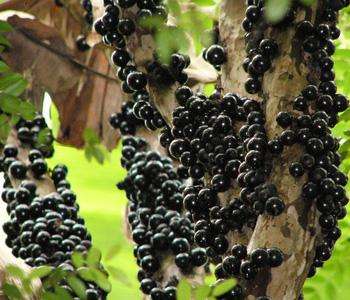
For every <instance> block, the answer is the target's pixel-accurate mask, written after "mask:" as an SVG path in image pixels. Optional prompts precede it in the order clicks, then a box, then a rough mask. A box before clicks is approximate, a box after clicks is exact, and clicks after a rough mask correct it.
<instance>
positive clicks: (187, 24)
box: [142, 0, 219, 62]
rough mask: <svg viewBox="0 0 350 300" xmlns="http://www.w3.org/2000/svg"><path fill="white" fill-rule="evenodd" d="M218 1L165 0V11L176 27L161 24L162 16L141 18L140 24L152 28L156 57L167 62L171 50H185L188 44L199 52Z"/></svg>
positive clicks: (162, 21) (210, 25)
mask: <svg viewBox="0 0 350 300" xmlns="http://www.w3.org/2000/svg"><path fill="white" fill-rule="evenodd" d="M218 4H219V1H218V0H192V1H188V0H168V1H167V7H168V9H169V14H170V15H171V17H172V18H173V20H174V25H176V27H175V26H165V24H164V20H162V19H161V18H157V17H151V18H149V19H147V20H145V21H144V22H143V23H142V25H143V26H147V27H151V28H152V29H153V30H155V40H156V43H157V46H158V47H157V53H158V55H159V57H160V59H162V60H163V61H164V62H168V60H169V57H170V55H171V54H172V53H173V52H174V51H179V52H183V53H187V52H188V50H189V48H190V47H194V48H195V49H193V50H195V52H196V54H199V53H200V51H201V49H202V47H203V43H204V40H203V33H204V32H206V31H208V30H210V29H211V28H212V26H213V21H214V18H215V12H216V11H217V7H218ZM206 43H207V40H206Z"/></svg>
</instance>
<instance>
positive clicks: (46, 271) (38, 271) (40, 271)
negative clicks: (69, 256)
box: [29, 266, 53, 279]
mask: <svg viewBox="0 0 350 300" xmlns="http://www.w3.org/2000/svg"><path fill="white" fill-rule="evenodd" d="M52 270H53V268H52V267H50V266H40V267H37V268H34V269H33V270H32V271H31V272H30V273H29V278H30V279H34V278H43V277H46V276H48V275H50V273H51V272H52Z"/></svg>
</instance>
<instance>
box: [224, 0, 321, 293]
mask: <svg viewBox="0 0 350 300" xmlns="http://www.w3.org/2000/svg"><path fill="white" fill-rule="evenodd" d="M245 9H246V4H245V1H244V0H238V1H231V0H224V1H222V5H221V15H220V25H219V27H220V38H221V41H222V43H223V45H224V46H225V47H226V50H227V54H228V61H227V63H226V64H225V65H224V66H223V69H222V76H221V86H222V88H223V91H224V93H227V92H235V93H238V94H240V95H241V96H247V97H250V98H255V99H257V100H258V101H263V104H264V109H265V114H266V130H267V133H268V137H269V138H273V137H275V136H277V135H278V134H280V133H281V130H280V128H279V126H278V125H277V123H276V116H277V114H278V112H280V111H291V110H292V102H293V99H294V98H295V97H297V96H298V95H299V94H300V92H301V90H302V89H303V88H304V87H305V85H306V84H307V78H306V77H307V74H308V73H307V69H306V66H305V65H304V64H303V62H302V60H301V57H300V49H301V45H298V44H297V41H296V40H294V34H295V26H293V27H289V28H288V29H282V30H281V29H280V28H279V29H278V30H275V31H274V30H271V31H269V32H267V35H268V36H269V37H270V38H274V39H275V40H276V41H277V43H278V45H279V48H280V55H279V56H278V58H277V59H275V60H274V61H273V64H272V68H271V70H270V71H269V72H267V73H265V75H264V80H263V93H262V94H260V95H259V97H255V96H253V97H252V96H251V95H248V94H247V93H246V91H245V89H244V82H245V80H246V79H247V74H246V73H245V71H244V70H243V67H242V62H243V60H244V58H245V57H246V51H245V38H244V35H245V33H244V30H243V29H242V27H241V23H242V20H243V18H244V16H245ZM316 14H317V8H316V6H314V7H312V8H308V9H305V11H302V12H300V13H299V15H298V19H299V20H303V19H305V16H307V18H308V19H309V20H310V21H311V20H314V18H315V16H316ZM300 154H301V147H300V146H298V145H295V146H292V147H289V148H288V149H286V150H285V151H284V152H283V155H282V156H280V157H278V158H275V159H274V160H273V169H272V172H271V174H272V175H271V177H270V178H269V181H270V182H271V183H274V184H275V185H276V187H277V189H278V192H279V194H280V196H281V197H282V199H283V201H284V202H285V204H286V209H285V212H284V213H283V214H281V215H280V216H278V217H270V216H266V215H261V216H260V217H259V218H258V221H257V224H256V226H255V229H254V232H253V234H252V236H251V238H250V241H249V243H248V252H250V251H251V250H253V249H255V248H257V247H278V248H280V249H281V250H282V251H283V252H284V254H285V261H284V262H283V264H282V265H281V266H280V267H278V268H274V269H271V270H268V271H264V272H263V273H260V274H259V275H258V277H257V279H256V280H254V281H252V282H243V283H242V284H243V285H244V286H245V287H246V294H247V299H255V298H256V297H258V296H264V295H267V296H269V297H271V299H273V300H279V299H284V300H295V299H298V297H299V295H300V293H301V290H302V286H303V284H304V282H305V279H306V277H307V273H308V270H309V267H310V265H311V263H312V260H313V254H314V248H315V240H316V237H317V234H316V233H317V232H318V230H319V228H318V225H317V220H318V216H317V212H316V208H315V207H314V206H313V207H311V205H308V204H307V203H305V202H303V200H302V199H301V197H300V195H301V187H302V185H303V183H304V182H305V180H306V176H305V175H304V176H303V177H302V178H300V179H295V178H293V177H292V176H290V174H289V171H288V168H289V165H290V163H291V162H293V161H295V160H298V159H299V157H300Z"/></svg>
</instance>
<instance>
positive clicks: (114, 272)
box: [107, 266, 132, 287]
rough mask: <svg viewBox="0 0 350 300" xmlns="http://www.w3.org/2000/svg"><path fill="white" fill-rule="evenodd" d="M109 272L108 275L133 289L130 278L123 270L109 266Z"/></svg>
mask: <svg viewBox="0 0 350 300" xmlns="http://www.w3.org/2000/svg"><path fill="white" fill-rule="evenodd" d="M107 270H108V274H110V276H111V277H112V278H113V279H115V280H117V281H119V282H121V283H122V284H124V285H126V286H129V287H131V286H132V285H131V282H130V280H129V278H128V275H127V274H126V273H125V272H124V271H123V270H121V269H119V268H116V267H114V266H107Z"/></svg>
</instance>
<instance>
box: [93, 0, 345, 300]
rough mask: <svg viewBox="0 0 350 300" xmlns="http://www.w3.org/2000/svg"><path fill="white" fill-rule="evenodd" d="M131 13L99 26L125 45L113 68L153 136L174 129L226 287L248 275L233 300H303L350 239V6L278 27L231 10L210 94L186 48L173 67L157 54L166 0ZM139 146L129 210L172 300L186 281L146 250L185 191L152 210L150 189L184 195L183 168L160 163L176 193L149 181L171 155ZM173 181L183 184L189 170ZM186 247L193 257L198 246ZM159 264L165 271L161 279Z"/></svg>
mask: <svg viewBox="0 0 350 300" xmlns="http://www.w3.org/2000/svg"><path fill="white" fill-rule="evenodd" d="M117 4H118V5H119V7H117V6H116V3H114V2H113V1H104V6H105V14H104V15H103V17H102V18H101V19H99V20H98V21H97V22H96V23H95V29H96V31H97V32H99V33H100V34H101V35H102V36H103V41H104V43H105V44H107V45H109V46H112V47H113V48H114V49H115V52H114V53H113V55H112V61H113V64H114V65H116V66H117V67H118V76H119V78H120V80H122V81H123V84H122V86H123V90H124V91H125V92H126V93H129V94H132V95H133V97H134V102H135V103H134V104H130V111H133V113H134V115H135V116H136V117H137V118H138V119H140V120H143V121H144V122H145V125H146V127H147V128H149V129H153V130H154V129H156V128H157V127H158V128H160V127H163V126H164V125H165V122H164V121H166V123H167V124H166V126H164V128H163V129H162V131H161V134H160V139H159V142H160V144H161V145H162V146H163V147H165V148H166V149H167V153H168V154H169V155H170V156H171V157H172V158H173V159H174V160H178V162H177V164H179V165H178V169H177V176H180V177H182V179H187V178H190V180H189V181H187V186H186V187H185V188H183V187H182V188H181V189H180V190H179V191H182V197H183V208H184V209H185V210H186V211H187V213H186V214H185V215H186V217H187V218H188V219H189V220H190V221H191V222H192V228H193V231H194V236H193V242H194V244H197V245H198V246H199V247H201V248H202V249H205V252H206V255H207V257H208V260H209V261H210V262H211V263H213V264H215V265H217V266H216V269H215V275H216V277H217V279H218V280H221V279H226V278H230V277H234V278H237V285H236V287H234V288H233V289H232V290H231V291H230V292H228V293H227V294H225V295H223V296H220V297H219V299H261V300H262V299H299V298H302V297H303V296H302V287H303V284H304V282H305V280H306V278H307V277H312V276H313V275H314V274H315V272H316V268H318V267H321V266H322V265H323V263H324V262H325V261H326V260H328V259H329V258H330V256H331V252H332V249H333V247H334V245H335V242H336V240H337V239H338V238H339V237H340V234H341V232H340V229H339V228H338V227H337V221H338V220H339V219H342V218H344V217H345V215H346V210H345V208H344V206H345V205H346V204H347V202H348V199H347V197H346V195H345V190H344V186H345V184H346V182H347V177H346V176H345V175H344V174H343V173H341V172H340V171H339V169H338V167H339V164H340V156H339V154H337V150H338V148H339V142H338V141H337V140H336V139H335V138H333V137H332V136H331V131H330V128H332V127H334V126H335V124H336V123H337V114H338V113H339V112H342V111H344V110H345V109H346V108H347V107H348V101H347V99H346V98H345V97H344V96H343V95H341V94H338V93H337V88H336V85H335V83H334V79H335V74H334V71H333V61H332V59H331V56H332V55H333V54H334V51H335V47H334V44H333V40H335V39H337V38H338V37H339V34H340V31H339V29H338V28H337V27H336V24H337V18H338V13H339V11H340V10H341V9H342V8H344V7H346V6H347V5H348V4H349V3H348V1H341V0H337V1H330V0H327V1H317V3H315V4H314V5H312V6H303V5H301V4H300V3H299V2H297V1H293V3H292V6H291V8H290V9H289V10H288V12H287V14H286V16H285V17H284V19H283V20H281V21H280V22H279V23H277V24H271V23H269V22H268V21H267V19H266V18H265V13H264V12H265V7H264V1H261V0H248V1H243V0H240V1H225V0H224V1H222V3H221V11H220V18H219V24H218V27H216V28H215V30H214V31H213V34H214V35H215V38H214V40H215V42H216V44H215V45H212V46H210V47H208V48H207V49H205V50H204V52H203V57H204V59H205V60H207V61H208V62H209V63H211V64H212V65H213V66H214V67H215V68H216V69H217V70H218V72H219V74H220V76H219V80H218V82H217V85H216V90H215V91H214V93H213V94H212V95H210V96H206V95H204V94H202V93H199V92H197V91H193V90H192V89H191V88H190V87H188V86H187V82H188V78H186V75H184V72H183V71H184V70H185V69H186V68H187V67H188V66H189V65H190V61H189V59H188V57H187V56H184V55H182V54H180V53H174V54H173V55H172V56H171V59H170V64H169V65H163V64H161V63H160V62H159V61H158V60H157V59H156V57H157V56H156V55H154V54H155V53H154V51H155V50H156V49H155V45H154V41H153V39H152V36H151V35H150V34H149V32H148V31H147V30H145V29H144V28H141V27H140V22H139V21H140V20H142V19H144V18H147V17H151V16H154V15H156V16H158V17H161V18H164V20H165V19H166V10H165V9H164V7H163V5H162V2H161V1H157V2H156V3H154V2H153V1H137V3H136V1H122V0H120V1H117ZM125 17H128V18H129V19H125ZM162 26H163V25H162ZM123 36H124V37H123ZM126 36H130V37H127V38H126V39H124V38H125V37H126ZM145 52H146V53H147V55H143V54H144V53H145ZM139 68H140V69H139ZM185 72H186V71H185ZM155 79H156V80H155ZM159 113H160V114H161V115H162V116H163V119H161V118H160V117H159ZM155 116H157V119H155V118H154V117H155ZM122 117H123V116H122V114H120V115H119V116H117V115H114V116H113V117H112V118H111V123H112V125H114V126H115V127H116V128H121V124H122V123H123V122H125V120H126V119H123V118H122ZM158 117H159V123H158V122H156V120H158ZM128 120H130V118H129V119H128ZM131 122H132V123H134V122H133V121H131ZM125 126H126V125H125V123H124V127H125ZM121 129H122V128H121ZM122 130H123V129H122ZM126 133H127V134H130V133H131V132H126ZM133 133H136V134H137V130H134V132H133ZM127 141H128V142H125V144H124V147H123V161H122V163H123V165H124V166H125V167H126V168H127V169H128V170H129V172H130V173H129V174H128V177H127V179H126V181H124V182H123V184H122V185H120V187H121V188H123V189H126V190H127V191H128V190H129V193H128V194H129V199H131V202H132V207H134V208H132V209H131V211H130V213H129V216H130V218H129V222H130V223H131V227H132V229H133V232H134V233H139V232H140V231H142V239H139V238H140V236H138V235H135V236H134V240H135V242H136V243H137V244H138V247H137V248H136V249H137V251H136V256H137V258H138V263H139V264H140V265H141V268H142V269H143V271H142V272H141V273H142V274H143V275H142V276H141V278H140V280H141V289H142V290H143V292H145V293H146V294H150V295H151V298H152V299H167V297H170V298H171V297H173V294H172V293H169V292H168V290H167V289H168V287H167V286H168V285H170V286H172V285H174V286H175V285H176V281H177V280H175V282H171V283H170V282H164V281H163V278H162V276H159V275H160V274H159V273H157V272H159V269H161V268H160V265H159V261H156V263H155V264H153V262H155V257H154V254H153V252H152V254H151V257H149V255H147V256H146V257H147V262H145V261H143V259H144V258H145V257H142V255H141V257H140V253H139V249H141V248H142V249H143V248H147V249H148V250H149V251H155V250H160V249H155V248H154V246H153V245H152V241H153V240H154V236H155V235H156V234H158V233H157V230H158V229H157V228H152V224H154V223H153V220H154V219H157V218H158V219H159V222H161V223H162V224H159V225H158V226H160V227H162V229H161V230H163V228H164V230H168V229H167V226H168V225H167V222H168V221H167V220H166V219H165V218H164V216H163V217H161V216H157V218H156V217H154V216H155V215H158V213H156V212H157V211H161V210H162V211H163V214H164V215H166V214H167V213H168V212H166V210H169V209H170V210H174V208H170V207H169V206H168V205H169V203H171V200H170V199H171V195H170V194H169V195H168V197H166V199H164V195H162V202H157V201H158V200H155V202H153V203H148V202H147V201H148V199H147V196H143V193H141V191H144V192H146V191H148V190H149V189H151V193H155V194H156V193H157V192H158V191H166V190H167V188H170V186H171V184H170V183H169V181H171V180H170V178H169V174H167V176H164V172H165V173H168V172H169V170H170V168H172V167H171V166H170V165H169V166H168V167H166V166H164V165H163V166H162V164H159V163H158V164H157V167H156V169H158V170H157V171H158V172H160V173H162V174H161V176H162V178H163V177H164V179H162V180H165V181H164V187H163V183H162V185H161V186H160V187H157V186H154V183H152V182H151V181H152V180H151V181H149V180H147V178H146V177H147V176H145V173H144V172H146V174H147V168H146V166H147V164H148V163H149V162H151V161H157V160H159V156H157V155H155V154H152V152H147V153H143V152H140V151H139V145H138V142H135V141H137V139H136V140H134V139H130V138H127ZM147 157H149V158H147ZM136 161H138V162H137V167H133V164H134V162H136ZM169 163H170V161H169ZM154 164H155V165H156V163H155V162H154ZM152 172H156V170H152ZM152 172H151V173H152ZM170 173H171V174H173V175H171V176H170V177H174V178H173V179H172V180H176V179H175V176H176V173H175V172H174V173H172V172H170ZM152 174H153V173H152ZM130 176H131V177H130ZM150 185H152V187H151V186H150ZM168 185H169V186H168ZM178 185H179V184H178ZM175 186H176V184H175V185H174V187H173V189H174V191H173V192H174V193H176V194H177V193H178V192H179V191H178V190H177V189H176V188H175ZM138 189H140V192H139V193H136V196H135V195H134V196H132V194H135V191H137V190H138ZM146 194H147V193H146ZM167 198H169V199H167ZM179 198H180V196H179ZM157 199H158V198H157ZM144 201H146V202H147V205H149V206H150V207H152V208H151V209H153V211H152V212H151V213H150V215H149V216H148V217H147V218H144V215H143V213H141V212H139V211H138V208H137V206H138V205H141V206H143V205H144V204H142V203H143V202H144ZM160 207H161V208H160ZM164 209H165V210H164ZM175 210H176V209H175ZM147 211H149V210H147ZM135 212H136V214H135ZM148 218H149V219H148ZM142 219H143V220H142ZM147 219H148V220H147ZM151 219H152V222H151ZM161 220H163V221H161ZM151 223H152V224H151ZM169 225H170V224H169ZM174 234H175V235H176V233H174V232H173V231H172V232H171V233H169V236H171V238H172V237H173V235H174ZM167 242H169V241H167ZM184 243H185V242H184ZM141 244H142V245H141ZM145 245H147V247H146V246H145ZM185 248H186V249H185ZM185 248H183V250H182V251H183V253H184V255H182V256H183V257H185V256H186V253H187V254H188V251H189V249H190V248H189V247H185ZM140 252H141V250H140ZM201 252H202V251H201ZM146 254H149V253H148V252H147V253H146ZM174 254H175V255H178V253H177V252H175V253H174ZM151 258H152V264H148V260H151ZM188 261H189V262H191V260H190V259H189V260H188ZM203 261H204V260H203ZM175 262H176V260H175ZM155 265H156V267H155ZM146 267H147V268H151V267H155V268H152V270H151V272H147V268H146ZM154 272H156V273H157V275H158V276H154V275H153V273H154ZM144 275H146V277H144ZM181 276H187V274H186V273H185V272H182V275H181ZM157 279H158V281H157ZM146 281H147V282H146ZM146 283H147V285H146ZM145 287H146V288H145ZM174 289H175V287H174ZM174 289H173V288H171V291H173V290H174Z"/></svg>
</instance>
